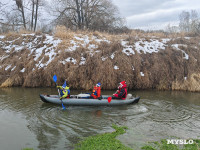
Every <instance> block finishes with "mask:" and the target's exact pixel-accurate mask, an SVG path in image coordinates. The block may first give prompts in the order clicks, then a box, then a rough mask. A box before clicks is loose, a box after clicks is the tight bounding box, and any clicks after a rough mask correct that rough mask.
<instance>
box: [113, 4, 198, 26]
mask: <svg viewBox="0 0 200 150" xmlns="http://www.w3.org/2000/svg"><path fill="white" fill-rule="evenodd" d="M112 1H113V3H114V4H115V5H116V6H117V7H118V8H119V10H120V14H121V16H122V17H125V18H126V21H127V25H128V27H130V28H142V29H160V28H165V27H166V26H167V25H168V24H169V23H170V24H171V25H177V24H178V21H179V14H180V13H181V12H182V11H183V10H185V11H191V10H192V9H193V10H197V12H198V14H199V12H200V0H112Z"/></svg>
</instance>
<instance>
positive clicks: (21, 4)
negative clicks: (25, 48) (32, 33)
mask: <svg viewBox="0 0 200 150" xmlns="http://www.w3.org/2000/svg"><path fill="white" fill-rule="evenodd" d="M15 1H16V5H17V7H18V10H19V11H20V12H21V15H22V19H23V25H24V29H26V18H25V14H24V6H23V1H22V0H15Z"/></svg>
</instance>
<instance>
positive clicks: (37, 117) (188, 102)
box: [0, 88, 200, 150]
mask: <svg viewBox="0 0 200 150" xmlns="http://www.w3.org/2000/svg"><path fill="white" fill-rule="evenodd" d="M56 92H57V90H56V89H55V88H2V89H0V134H1V135H0V149H2V150H14V149H15V150H21V149H22V148H27V147H28V148H33V149H34V150H37V149H39V150H47V149H48V150H63V149H73V147H74V144H76V143H77V142H78V141H79V140H81V139H83V137H88V136H91V135H96V134H100V133H105V132H112V131H114V130H113V129H112V127H111V126H112V124H116V125H123V126H127V127H128V130H127V132H126V133H125V134H124V135H120V136H119V137H118V139H119V140H120V141H122V143H123V144H125V145H128V146H130V147H131V148H134V149H140V147H141V146H142V145H144V144H145V143H146V142H148V141H157V140H160V139H172V138H173V139H174V138H181V139H190V138H200V134H199V133H200V93H191V92H181V91H173V92H172V91H154V90H152V91H132V92H129V93H132V94H133V95H139V96H141V99H140V101H139V103H138V104H135V105H126V106H121V107H119V106H117V107H88V106H87V107H81V106H69V107H67V109H66V110H62V106H60V105H53V104H47V103H43V102H42V101H41V100H40V98H39V94H40V93H47V94H57V93H56ZM112 92H113V91H107V92H105V91H103V94H112ZM78 93H80V91H71V94H78Z"/></svg>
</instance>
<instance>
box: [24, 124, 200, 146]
mask: <svg viewBox="0 0 200 150" xmlns="http://www.w3.org/2000/svg"><path fill="white" fill-rule="evenodd" d="M112 128H113V129H115V131H114V132H111V133H103V134H97V135H94V136H89V137H86V138H83V139H82V140H81V141H79V142H78V143H77V144H75V145H74V149H75V150H94V149H95V150H102V149H107V150H108V149H110V150H112V149H113V150H114V149H120V150H133V149H132V148H130V147H128V146H126V145H124V144H122V142H121V141H120V140H118V139H116V137H117V136H119V135H122V134H124V133H126V130H127V129H128V127H126V126H117V125H115V124H113V125H112ZM199 149H200V139H193V144H186V145H176V144H168V143H167V140H166V139H162V140H160V141H155V142H148V143H147V144H145V145H144V146H143V147H141V150H199ZM22 150H33V149H32V148H23V149H22Z"/></svg>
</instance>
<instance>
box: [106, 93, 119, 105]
mask: <svg viewBox="0 0 200 150" xmlns="http://www.w3.org/2000/svg"><path fill="white" fill-rule="evenodd" d="M117 92H118V90H117V91H116V92H115V93H114V94H117ZM111 100H112V97H108V103H110V102H111Z"/></svg>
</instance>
